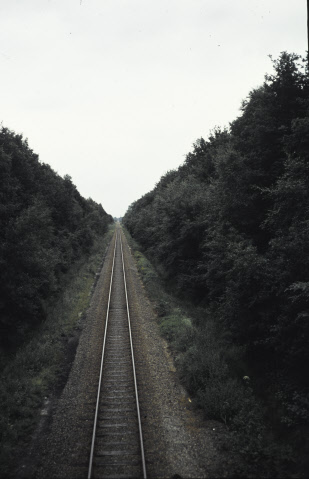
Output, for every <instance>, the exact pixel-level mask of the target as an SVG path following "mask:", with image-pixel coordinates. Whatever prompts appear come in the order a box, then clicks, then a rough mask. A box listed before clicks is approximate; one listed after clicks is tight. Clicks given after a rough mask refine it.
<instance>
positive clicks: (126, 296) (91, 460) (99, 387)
mask: <svg viewBox="0 0 309 479" xmlns="http://www.w3.org/2000/svg"><path fill="white" fill-rule="evenodd" d="M119 239H120V247H121V259H122V271H123V280H124V290H125V298H126V312H127V320H128V330H129V339H130V353H131V361H132V371H133V379H134V390H135V391H134V392H135V402H136V411H137V420H138V430H139V442H140V452H141V459H142V469H143V479H147V472H146V461H145V452H144V443H143V433H142V423H141V414H140V407H139V397H138V390H137V379H136V369H135V359H134V349H133V340H132V330H131V318H130V310H129V301H128V290H127V281H126V274H125V265H124V255H123V246H122V239H121V232H120V231H119V228H117V230H116V236H115V246H114V253H113V265H112V272H111V279H110V286H109V296H108V304H107V312H106V320H105V329H104V339H103V346H102V355H101V365H100V374H99V383H98V392H97V400H96V409H95V417H94V425H93V433H92V441H91V451H90V458H89V468H88V479H91V477H92V472H93V457H94V446H95V438H96V430H97V421H98V415H99V404H100V396H101V386H102V377H103V364H104V357H105V349H106V348H105V346H106V340H107V327H108V321H109V312H110V303H111V294H112V285H113V278H114V266H115V257H116V248H117V242H118V240H119Z"/></svg>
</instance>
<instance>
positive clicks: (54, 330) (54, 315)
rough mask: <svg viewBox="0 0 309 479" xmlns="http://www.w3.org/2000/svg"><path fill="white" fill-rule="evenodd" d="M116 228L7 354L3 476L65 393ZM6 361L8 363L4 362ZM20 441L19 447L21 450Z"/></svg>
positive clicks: (0, 437)
mask: <svg viewBox="0 0 309 479" xmlns="http://www.w3.org/2000/svg"><path fill="white" fill-rule="evenodd" d="M113 230H114V226H111V227H110V230H109V232H108V233H107V234H106V235H105V236H104V238H103V240H102V239H101V240H100V241H98V242H97V243H96V244H95V245H94V247H93V250H92V254H91V255H90V256H89V257H87V258H83V259H82V260H80V261H79V262H78V263H77V264H75V265H74V266H73V268H72V269H71V270H70V271H69V273H67V275H66V277H65V282H64V286H63V290H62V293H61V294H59V295H58V297H57V299H56V300H54V301H53V303H52V304H50V305H49V306H47V319H46V320H45V322H44V323H43V324H41V325H40V327H38V329H37V330H35V331H33V333H32V335H31V337H30V338H29V339H28V340H27V342H26V343H25V344H23V345H22V346H21V347H20V348H19V349H18V350H17V351H16V352H15V354H14V355H13V356H11V357H10V358H3V357H2V364H1V365H0V366H1V384H0V441H1V449H0V476H1V477H7V476H10V475H11V474H12V470H13V468H14V466H16V464H14V462H15V457H17V452H18V450H20V449H21V448H22V447H23V446H26V445H27V444H28V443H29V440H30V439H31V435H32V434H33V433H34V431H35V429H36V426H37V424H38V422H39V419H40V410H41V408H42V406H43V404H44V399H45V398H46V397H48V396H49V395H51V394H56V395H57V394H60V392H61V390H62V388H63V386H64V385H65V382H66V379H67V377H68V374H69V371H70V366H71V364H72V362H73V360H74V356H75V351H76V347H77V344H78V338H79V334H80V332H81V330H82V329H83V321H84V318H85V312H86V310H87V308H88V306H89V302H90V299H91V294H92V291H93V288H94V285H95V283H96V279H97V274H98V271H100V268H101V265H102V259H103V255H104V253H105V251H106V248H107V246H108V244H109V242H110V239H111V237H112V234H113ZM4 359H5V365H4ZM16 445H18V446H17V447H18V449H16Z"/></svg>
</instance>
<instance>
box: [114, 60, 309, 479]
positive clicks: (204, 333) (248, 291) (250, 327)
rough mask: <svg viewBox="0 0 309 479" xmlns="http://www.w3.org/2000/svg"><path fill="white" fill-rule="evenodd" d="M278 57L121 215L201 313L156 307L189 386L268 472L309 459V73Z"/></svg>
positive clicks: (302, 466)
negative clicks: (222, 125)
mask: <svg viewBox="0 0 309 479" xmlns="http://www.w3.org/2000/svg"><path fill="white" fill-rule="evenodd" d="M273 66H274V73H273V75H267V76H266V77H265V82H264V84H263V85H262V86H261V87H260V88H258V89H256V90H253V91H252V92H250V94H249V96H248V98H247V100H246V101H244V102H243V105H242V109H241V110H242V113H241V115H240V116H239V117H238V118H237V119H236V120H235V121H234V122H232V123H231V125H230V128H229V129H226V130H223V131H221V130H215V131H214V132H213V133H212V134H211V136H210V138H209V139H208V141H205V140H204V139H203V138H201V139H200V140H198V141H197V142H196V143H195V145H194V149H193V152H191V153H189V154H188V155H187V158H186V161H185V163H184V164H183V165H182V166H181V167H180V168H179V169H178V170H175V171H170V172H168V173H167V174H166V175H165V176H164V177H162V178H161V180H160V181H159V183H158V184H157V185H156V187H155V189H154V190H153V191H151V192H149V193H147V194H146V195H145V196H143V197H142V198H141V199H139V200H138V201H136V202H135V203H133V204H132V205H131V207H130V208H129V210H128V212H127V213H126V215H125V217H124V220H123V221H124V224H125V226H126V227H127V229H128V231H129V232H130V234H131V235H132V236H133V238H134V239H136V240H137V241H138V243H139V244H140V245H141V248H142V250H143V252H145V254H146V255H147V257H149V258H150V260H151V261H152V262H153V263H154V264H155V265H156V268H157V269H158V271H160V273H161V275H162V276H163V277H164V279H165V280H166V281H167V282H168V284H169V287H170V288H171V289H172V290H173V291H174V292H176V293H177V294H178V295H179V296H181V297H182V298H184V297H185V298H186V299H187V300H188V301H191V303H193V304H195V306H198V307H199V308H201V309H202V310H203V311H204V312H203V314H202V316H201V315H197V317H194V318H191V320H189V319H188V318H186V316H184V317H183V318H182V319H181V320H180V319H179V314H178V313H177V312H176V313H175V311H174V310H172V311H169V310H168V309H169V308H167V307H166V304H164V301H163V302H161V304H159V303H158V312H159V316H160V308H161V310H162V311H163V313H164V314H163V315H162V317H164V319H162V321H161V329H162V332H163V333H164V334H165V335H167V336H168V337H169V339H171V340H172V343H173V345H174V347H175V348H176V349H177V351H178V352H179V354H178V364H179V368H180V373H181V375H182V377H183V380H184V382H185V383H186V385H187V387H188V388H189V390H192V391H193V392H194V393H195V394H196V398H197V401H198V402H199V404H200V405H201V406H203V407H204V408H205V411H206V414H207V415H208V416H209V417H215V418H217V419H221V420H222V421H224V422H226V423H227V424H228V425H229V427H230V428H231V429H232V430H233V431H235V434H236V436H237V437H238V438H239V440H240V438H241V437H243V438H244V439H243V442H242V443H239V445H238V450H239V451H244V452H246V454H247V455H248V457H250V461H251V462H254V460H256V461H259V462H261V461H262V460H263V461H264V463H265V464H268V466H267V467H268V469H267V467H266V469H265V470H264V471H263V474H265V475H267V474H269V475H271V474H273V473H274V471H273V470H272V467H273V466H271V464H272V465H274V464H275V462H276V461H277V462H278V463H280V468H279V469H280V473H281V475H282V474H283V473H284V470H285V468H286V471H287V474H289V473H293V474H294V473H296V474H298V473H299V474H301V473H302V472H304V471H305V470H306V468H307V466H308V459H307V458H308V457H309V454H308V452H309V451H308V441H306V440H305V438H306V435H307V434H308V429H309V428H308V420H309V399H308V390H309V383H308V374H307V371H308V366H309V361H308V359H309V357H308V346H307V345H308V339H309V334H308V333H309V327H308V324H309V323H308V317H309V313H308V305H309V286H308V285H309V264H308V261H309V254H308V251H307V250H308V245H309V228H308V226H309V166H308V165H309V76H308V67H307V64H306V63H305V62H304V61H302V59H301V58H300V57H299V56H297V55H295V54H287V53H282V54H281V56H280V58H279V59H278V60H275V61H273ZM148 274H149V273H148ZM152 274H153V273H152ZM143 275H144V276H145V274H143ZM177 318H178V319H177ZM192 319H193V321H192ZM182 349H183V350H182ZM246 376H247V377H248V379H247V377H246ZM244 377H245V379H243V378H244ZM249 439H250V440H249ZM236 442H237V441H236ZM270 458H271V459H270ZM293 461H295V464H294V465H293ZM286 463H288V465H287V464H286ZM277 466H278V464H277ZM278 467H279V466H278ZM295 471H296V472H295Z"/></svg>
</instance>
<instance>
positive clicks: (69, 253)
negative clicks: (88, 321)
mask: <svg viewBox="0 0 309 479" xmlns="http://www.w3.org/2000/svg"><path fill="white" fill-rule="evenodd" d="M112 222H113V219H112V217H111V216H110V215H108V214H107V213H106V212H105V211H104V209H103V208H102V206H101V205H98V204H97V203H95V202H94V201H92V200H91V199H87V200H86V199H85V198H83V197H82V196H81V195H80V194H79V192H78V191H77V189H76V187H75V185H74V184H73V183H72V181H71V178H70V177H69V176H65V177H64V178H61V177H60V176H59V175H58V174H57V173H55V172H54V171H53V170H52V169H51V168H50V167H49V166H48V165H46V164H42V163H40V162H39V159H38V156H37V155H36V154H35V153H33V151H32V150H31V149H30V148H29V146H28V142H27V141H26V140H23V138H22V136H21V135H16V134H15V133H14V132H12V131H10V130H8V129H7V128H3V127H1V129H0V330H1V334H0V374H1V383H0V443H1V449H0V475H1V477H8V476H9V475H10V474H12V471H13V470H14V466H15V465H16V464H14V462H15V458H16V457H17V456H16V455H15V453H16V448H22V447H23V446H24V445H25V444H26V443H27V442H29V440H30V439H31V434H33V432H34V430H35V427H36V424H37V422H38V420H39V417H40V416H39V408H41V407H42V404H43V401H44V397H45V395H49V394H51V393H53V392H55V391H56V390H57V389H59V388H61V384H62V382H63V381H64V380H65V379H66V375H67V374H68V371H69V366H70V362H71V360H72V359H73V357H74V354H75V348H76V346H77V343H78V335H79V330H80V329H81V328H82V322H83V314H84V312H85V310H86V308H87V306H88V302H89V298H90V294H91V287H92V285H93V283H94V280H95V274H96V272H97V270H98V267H99V265H100V263H101V262H102V256H103V252H104V250H105V248H106V242H107V241H108V234H107V232H108V229H109V225H111V224H112ZM104 238H105V239H104ZM19 450H20V449H19Z"/></svg>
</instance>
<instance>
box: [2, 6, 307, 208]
mask: <svg viewBox="0 0 309 479" xmlns="http://www.w3.org/2000/svg"><path fill="white" fill-rule="evenodd" d="M306 21H307V20H306V0H293V1H292V0H267V1H266V0H265V1H264V0H233V1H232V0H0V122H1V121H2V124H3V126H5V127H8V128H9V129H11V130H14V131H15V132H16V133H22V134H23V135H24V137H25V138H28V141H29V146H30V147H31V148H32V149H33V150H34V151H35V153H37V154H38V155H39V157H40V161H41V162H43V163H48V164H49V165H51V167H52V168H53V169H54V170H55V171H57V172H58V173H59V174H60V175H61V176H63V175H65V174H69V175H70V176H72V180H73V182H74V184H75V185H76V186H77V188H78V190H79V191H80V193H81V194H82V195H83V196H85V197H86V198H88V197H91V198H93V199H94V200H95V201H97V202H98V203H102V205H103V207H104V209H105V210H106V211H107V212H108V213H110V214H112V215H113V216H117V217H118V216H122V215H123V214H124V213H125V211H126V210H127V207H128V206H129V205H130V204H131V203H132V202H133V201H135V200H137V199H138V198H140V197H141V196H142V195H143V194H145V193H146V192H147V191H149V190H151V189H152V188H153V187H154V185H155V183H157V182H158V181H159V179H160V177H161V176H162V175H163V174H164V173H165V172H166V171H168V170H170V169H173V168H177V167H178V166H179V165H180V164H181V163H183V161H184V159H185V155H186V154H187V153H189V152H190V151H191V149H192V145H193V143H194V142H195V141H196V140H197V139H198V138H200V137H201V136H202V137H204V138H207V137H208V134H209V132H210V130H212V129H213V128H214V127H215V126H228V124H229V122H231V121H233V120H234V119H235V118H236V117H237V116H238V115H239V107H240V105H241V101H242V100H243V99H244V98H245V97H246V96H247V94H248V93H249V91H250V90H252V89H253V88H255V87H257V86H259V85H261V84H262V82H263V80H264V74H265V73H267V72H268V73H271V72H272V66H271V62H270V59H269V58H268V55H269V54H271V55H273V57H274V58H277V57H278V56H279V54H280V52H281V51H284V50H286V51H288V52H295V53H298V54H301V55H303V56H304V55H305V52H306V49H307V30H306Z"/></svg>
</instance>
